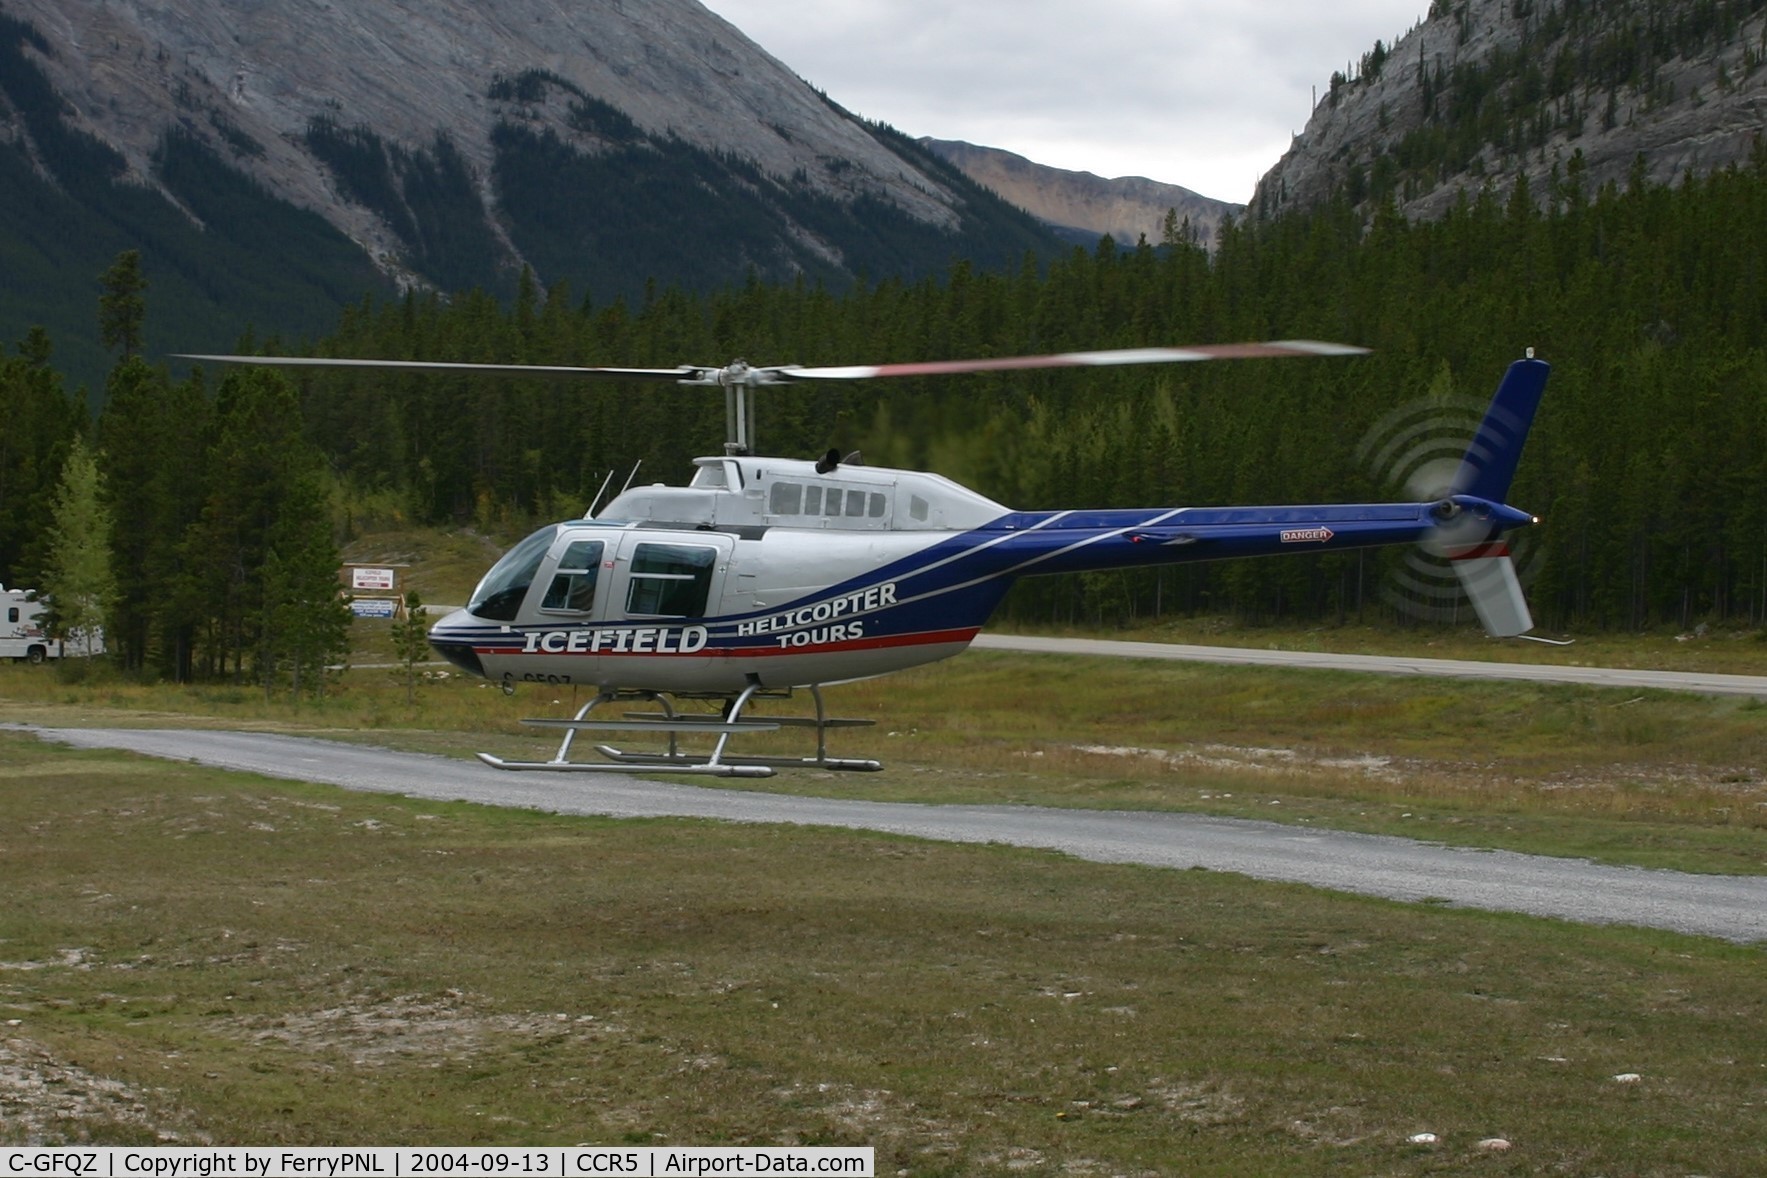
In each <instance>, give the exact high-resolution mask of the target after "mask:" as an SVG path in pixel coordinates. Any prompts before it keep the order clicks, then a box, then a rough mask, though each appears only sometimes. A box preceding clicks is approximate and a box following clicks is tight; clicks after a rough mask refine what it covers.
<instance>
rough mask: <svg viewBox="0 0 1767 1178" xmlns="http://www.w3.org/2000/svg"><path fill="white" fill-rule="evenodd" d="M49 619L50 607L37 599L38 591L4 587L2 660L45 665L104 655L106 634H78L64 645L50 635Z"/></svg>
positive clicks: (0, 606)
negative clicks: (51, 660) (61, 659)
mask: <svg viewBox="0 0 1767 1178" xmlns="http://www.w3.org/2000/svg"><path fill="white" fill-rule="evenodd" d="M48 615H49V608H48V605H47V604H46V603H45V602H42V601H39V600H38V599H37V591H36V590H35V589H8V588H7V587H6V586H4V585H0V658H11V659H28V660H29V661H31V662H33V663H41V662H45V661H47V660H49V659H59V658H86V657H89V656H91V655H95V654H103V653H104V631H103V630H94V632H93V633H91V634H90V635H88V634H83V633H82V634H75V635H72V636H71V637H70V638H69V639H68V640H67V641H65V642H64V641H62V640H61V639H59V638H55V637H52V636H51V635H50V633H49V628H48V626H47V624H46V623H47V621H48Z"/></svg>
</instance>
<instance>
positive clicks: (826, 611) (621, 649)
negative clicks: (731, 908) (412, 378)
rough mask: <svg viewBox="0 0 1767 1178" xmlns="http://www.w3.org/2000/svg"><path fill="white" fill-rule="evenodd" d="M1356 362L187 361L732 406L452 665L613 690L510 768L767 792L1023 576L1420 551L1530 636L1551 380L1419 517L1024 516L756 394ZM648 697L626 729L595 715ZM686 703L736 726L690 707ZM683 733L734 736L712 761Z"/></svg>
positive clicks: (565, 534) (541, 537)
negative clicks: (775, 410)
mask: <svg viewBox="0 0 1767 1178" xmlns="http://www.w3.org/2000/svg"><path fill="white" fill-rule="evenodd" d="M1364 351H1365V349H1362V348H1354V347H1349V346H1346V345H1341V344H1329V343H1319V342H1315V341H1310V340H1285V341H1276V342H1268V343H1249V344H1230V345H1210V346H1203V347H1192V348H1137V349H1125V350H1114V351H1102V352H1076V353H1064V354H1058V355H1045V356H1022V357H1010V358H993V359H986V360H955V361H934V362H928V363H910V364H886V365H877V366H853V367H825V368H804V367H794V366H786V367H771V368H764V367H750V366H749V365H748V364H746V363H743V362H741V361H738V362H736V363H733V364H730V365H728V366H725V367H722V368H697V367H692V366H683V367H680V368H668V369H644V368H576V367H559V366H542V367H537V366H531V365H497V364H453V363H428V362H423V361H398V360H350V359H336V358H308V357H264V356H187V357H185V358H186V359H191V360H197V361H218V362H226V363H244V364H267V365H277V366H283V367H327V368H355V369H373V368H390V369H399V370H404V371H428V372H448V373H461V372H478V373H503V374H507V375H512V376H530V377H531V376H536V375H550V376H567V377H589V378H602V379H613V380H645V381H656V380H662V381H674V382H677V383H680V384H684V385H694V386H702V387H709V388H721V389H722V390H723V391H724V394H725V406H726V420H727V424H728V426H729V441H728V442H727V443H726V446H725V450H726V452H725V453H724V454H722V455H720V456H716V457H708V458H699V459H696V460H695V462H694V466H695V471H694V475H693V478H692V480H691V481H690V482H689V483H688V485H686V486H681V487H677V486H665V485H662V484H657V485H653V486H647V487H638V488H628V489H627V490H625V491H623V492H621V493H620V494H619V495H617V496H616V497H615V498H614V499H613V500H611V501H610V502H609V503H608V504H607V505H606V506H605V507H602V508H600V509H599V510H596V509H595V508H591V509H590V513H589V514H588V515H587V516H585V517H584V518H581V519H572V520H565V521H563V522H560V523H554V524H548V525H547V526H546V527H543V528H541V529H540V530H538V531H536V532H534V533H533V534H532V535H530V536H528V537H527V538H526V539H524V540H522V541H521V542H520V543H519V544H517V545H516V546H515V547H514V548H512V549H510V550H509V552H508V553H506V554H505V555H504V556H503V558H502V559H501V560H499V561H498V562H497V563H496V564H495V565H494V566H493V567H492V568H491V570H490V571H489V572H488V573H486V574H485V576H484V579H483V580H482V581H480V582H479V585H478V588H477V589H476V590H475V591H474V592H473V594H472V598H471V600H470V601H468V602H467V604H466V606H465V607H464V608H462V609H459V610H456V611H454V612H453V613H450V614H448V615H447V616H446V617H444V618H442V619H441V621H439V622H438V623H437V624H436V625H435V626H434V627H433V628H432V629H431V630H430V643H431V645H432V646H433V647H434V648H435V649H436V651H437V652H438V653H440V654H441V655H442V657H444V658H446V659H447V660H448V661H449V662H450V663H453V664H454V665H455V666H457V667H459V668H461V669H463V670H465V671H467V672H469V673H471V674H473V675H479V676H483V677H485V678H487V679H490V680H493V681H497V682H500V683H502V684H503V685H504V687H505V689H506V690H507V689H513V687H514V685H515V684H518V683H543V684H550V685H555V686H556V685H567V684H568V685H572V686H576V687H581V688H584V689H587V690H590V691H593V692H594V693H595V694H594V696H593V698H591V699H590V700H589V702H588V703H586V704H584V705H583V706H582V708H581V709H579V710H578V711H577V712H576V714H575V715H574V716H573V717H571V718H568V719H566V718H557V719H541V720H530V721H527V723H531V724H535V725H539V726H550V727H557V728H562V729H564V736H563V740H562V742H561V744H560V747H559V749H558V752H557V754H556V755H555V756H554V757H553V758H552V759H551V760H547V761H508V760H503V759H501V758H498V757H495V756H492V755H490V754H487V753H481V754H479V756H480V757H481V759H483V760H484V761H485V762H486V763H487V764H490V765H493V766H495V767H497V768H500V769H512V770H551V771H569V770H588V769H593V770H598V771H609V770H627V771H649V772H658V771H662V772H669V773H696V774H713V775H719V776H726V777H764V776H770V775H771V774H772V773H773V772H774V770H775V769H776V768H778V767H810V768H819V769H843V770H873V769H878V768H880V767H881V766H880V765H879V764H878V762H876V761H872V760H854V759H846V758H837V757H831V756H829V755H828V746H827V735H828V732H829V730H830V729H832V728H838V727H845V726H850V725H855V724H868V723H871V721H868V720H842V719H835V718H830V717H829V716H828V715H827V713H826V711H825V709H824V706H823V699H822V688H823V687H825V686H828V685H831V684H837V683H842V682H850V681H853V680H858V679H867V678H872V677H874V676H878V675H886V674H889V673H891V672H894V671H900V670H904V669H906V668H909V667H915V666H919V665H921V664H923V663H930V662H934V661H936V660H939V659H945V658H949V657H951V656H952V655H955V654H958V653H961V652H962V651H963V650H964V649H965V648H966V647H968V645H969V644H970V641H971V640H972V639H973V638H975V636H976V634H977V633H978V632H979V631H980V630H981V628H982V626H983V624H984V623H985V622H986V621H987V619H988V617H989V615H990V614H991V613H992V612H993V610H994V608H995V607H996V606H997V605H998V604H999V603H1000V601H1001V599H1002V598H1003V597H1005V595H1006V593H1007V591H1008V590H1009V589H1010V588H1011V587H1012V585H1013V583H1014V582H1015V581H1016V580H1018V578H1020V577H1027V576H1037V575H1042V574H1049V573H1072V572H1087V571H1096V570H1101V569H1115V568H1127V567H1134V566H1140V565H1158V564H1173V563H1179V562H1183V561H1192V560H1222V559H1227V558H1231V557H1243V556H1264V555H1271V554H1275V553H1285V552H1286V553H1293V552H1319V551H1335V550H1339V549H1349V548H1369V547H1375V546H1380V545H1387V544H1419V545H1422V546H1423V547H1424V548H1425V549H1427V550H1428V551H1430V552H1432V553H1434V554H1436V555H1438V556H1443V557H1446V558H1448V560H1449V562H1450V564H1451V566H1452V567H1453V568H1454V570H1455V572H1456V574H1457V575H1458V577H1459V579H1460V582H1461V584H1462V586H1463V587H1464V589H1465V590H1466V592H1467V595H1468V596H1469V597H1470V598H1471V600H1472V603H1473V605H1474V607H1475V609H1476V610H1477V613H1478V615H1479V619H1480V621H1481V622H1482V623H1483V624H1484V627H1485V629H1486V631H1487V632H1488V633H1489V634H1491V635H1492V636H1494V637H1514V636H1518V635H1524V634H1526V632H1527V631H1528V630H1530V629H1531V628H1532V626H1533V622H1532V619H1531V617H1530V615H1529V612H1528V606H1527V603H1526V600H1525V599H1524V597H1523V595H1522V590H1521V586H1520V583H1519V581H1518V578H1517V576H1516V570H1515V565H1514V562H1513V560H1512V559H1511V556H1510V553H1509V549H1508V546H1507V543H1506V541H1505V536H1506V535H1507V534H1508V533H1509V532H1511V531H1512V530H1514V529H1517V528H1521V527H1526V526H1529V525H1531V524H1535V523H1538V522H1539V521H1538V519H1537V518H1536V517H1534V516H1532V515H1530V514H1528V513H1526V512H1523V511H1518V510H1517V509H1515V508H1513V507H1510V506H1508V505H1507V504H1506V503H1505V502H1504V500H1505V497H1506V496H1507V494H1508V491H1509V485H1510V481H1511V479H1512V477H1513V476H1514V474H1515V469H1516V463H1517V460H1518V458H1519V457H1520V454H1521V450H1522V445H1523V443H1524V441H1525V440H1526V437H1527V433H1528V430H1529V427H1530V425H1531V424H1532V422H1533V419H1534V413H1535V409H1536V407H1537V406H1538V404H1539V401H1540V396H1541V393H1542V392H1543V391H1544V389H1545V384H1546V377H1547V372H1548V365H1547V364H1546V363H1545V362H1543V361H1541V360H1537V359H1535V358H1534V357H1533V350H1532V349H1529V350H1528V354H1527V357H1526V358H1525V359H1521V360H1517V361H1515V362H1514V363H1513V364H1511V365H1510V367H1509V370H1508V372H1507V373H1506V374H1505V376H1504V377H1503V379H1502V381H1501V383H1500V384H1499V385H1498V388H1497V392H1496V395H1495V397H1494V398H1493V399H1492V401H1491V404H1490V407H1489V408H1488V409H1487V411H1486V413H1485V416H1484V419H1483V421H1482V423H1481V425H1480V426H1479V429H1478V431H1477V432H1476V433H1475V435H1474V436H1473V438H1472V440H1471V442H1470V444H1469V445H1468V447H1467V449H1466V451H1465V453H1464V454H1463V456H1462V457H1461V458H1460V460H1459V462H1458V466H1457V469H1456V470H1455V471H1454V472H1453V473H1452V475H1451V477H1450V478H1449V479H1448V481H1447V485H1445V486H1442V487H1440V488H1438V489H1435V490H1432V492H1430V493H1429V495H1428V496H1427V497H1426V498H1423V499H1420V500H1419V501H1416V502H1397V503H1351V504H1335V505H1314V506H1244V507H1149V508H1123V509H1110V510H1085V509H1080V510H1064V511H1036V512H1024V511H1014V510H1012V509H1011V508H1008V507H1005V506H1003V505H1002V504H999V503H996V502H994V501H993V500H991V499H988V498H987V497H985V496H983V495H979V494H977V493H976V492H974V491H971V490H969V489H967V488H965V487H963V486H961V485H959V484H957V483H955V482H953V481H951V480H950V479H947V478H944V477H942V476H940V475H936V474H930V473H926V472H922V471H908V470H891V469H885V468H880V467H869V466H863V465H859V464H857V463H855V462H852V461H850V460H848V461H843V460H841V459H840V457H839V455H838V453H836V452H832V451H831V452H830V453H829V454H828V455H827V456H825V457H824V458H823V459H821V460H820V461H814V462H812V461H805V460H801V459H790V458H765V457H760V456H758V455H757V454H755V453H754V452H753V436H754V430H753V422H754V398H755V393H756V390H757V389H762V388H766V387H768V386H772V385H781V384H788V383H793V382H806V381H825V380H860V379H869V378H875V377H892V376H933V375H944V374H956V373H972V372H990V371H992V372H998V371H1011V370H1019V369H1032V368H1053V367H1078V366H1096V365H1122V364H1149V363H1174V362H1184V361H1203V360H1220V359H1253V358H1259V357H1280V356H1347V355H1356V354H1361V353H1363V352H1364ZM800 690H807V691H808V692H809V693H810V694H811V696H812V698H813V700H814V702H815V707H816V715H815V717H814V718H810V717H795V716H778V717H766V716H757V715H754V714H752V713H753V710H754V708H755V707H756V705H757V702H758V701H760V700H763V699H777V698H781V697H789V696H790V695H791V694H792V693H794V692H796V691H800ZM635 700H643V701H647V703H648V704H649V705H650V708H651V710H646V711H642V712H637V713H631V712H628V713H624V714H622V715H620V716H619V717H618V718H608V717H607V716H606V715H605V714H604V715H601V716H597V715H594V714H593V713H595V711H596V710H597V709H598V708H602V707H604V706H607V705H618V704H622V703H627V702H630V701H635ZM679 701H714V702H716V703H718V704H720V705H721V707H720V708H719V710H718V711H716V712H712V711H702V712H683V711H681V710H680V709H679V708H678V707H677V706H676V704H677V702H679ZM783 725H802V726H805V727H811V728H814V730H815V734H816V752H815V754H814V755H813V756H807V757H779V756H739V755H736V754H734V753H732V752H731V751H730V749H729V744H730V740H731V738H732V737H733V736H735V735H738V734H742V733H753V732H764V731H773V730H776V729H778V728H780V727H781V726H783ZM584 730H598V731H603V732H612V733H622V732H623V733H626V734H628V736H629V735H630V734H632V733H638V732H646V733H652V734H662V735H663V736H665V737H666V740H667V744H666V748H665V749H663V750H661V751H655V752H639V751H632V750H629V749H621V748H617V747H614V746H612V745H606V744H603V745H598V746H597V748H598V750H599V752H600V753H601V755H602V757H603V758H604V759H603V760H599V761H577V760H572V759H571V756H570V754H571V747H572V742H573V739H574V738H575V737H576V735H577V734H578V733H579V732H580V731H584ZM683 733H694V734H699V735H701V736H702V737H715V738H716V740H715V743H714V744H713V747H712V750H711V752H710V753H709V754H707V753H693V752H686V751H683V750H682V749H681V748H680V744H679V737H680V736H681V735H682V734H683Z"/></svg>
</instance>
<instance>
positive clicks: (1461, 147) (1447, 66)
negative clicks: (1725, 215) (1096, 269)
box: [1250, 0, 1767, 218]
mask: <svg viewBox="0 0 1767 1178" xmlns="http://www.w3.org/2000/svg"><path fill="white" fill-rule="evenodd" d="M1763 7H1764V6H1763V4H1762V3H1761V2H1760V0H1742V2H1739V3H1731V4H1702V3H1698V2H1696V0H1670V2H1669V3H1663V2H1661V0H1609V2H1605V3H1599V4H1597V3H1585V2H1580V0H1434V2H1433V3H1432V5H1431V8H1430V15H1429V18H1428V19H1427V20H1426V21H1424V22H1423V23H1422V24H1420V25H1419V26H1417V27H1416V28H1414V29H1412V30H1411V31H1410V32H1409V33H1407V34H1406V35H1405V36H1403V37H1401V38H1400V39H1399V40H1398V41H1397V42H1396V43H1394V44H1393V45H1392V46H1390V47H1387V46H1383V45H1380V44H1379V43H1377V44H1376V48H1375V50H1374V51H1373V52H1372V53H1371V54H1369V55H1366V56H1365V57H1364V58H1363V60H1362V63H1361V66H1360V68H1358V69H1356V70H1354V71H1352V74H1353V76H1351V77H1345V76H1344V75H1338V76H1335V77H1334V78H1333V79H1332V84H1331V86H1330V88H1329V89H1328V90H1327V92H1326V93H1325V95H1324V96H1323V97H1322V98H1321V99H1320V101H1319V103H1318V105H1317V106H1316V107H1315V109H1314V111H1313V114H1312V117H1311V118H1310V119H1309V120H1308V122H1307V127H1306V130H1305V131H1303V132H1302V133H1301V134H1300V135H1298V136H1297V137H1296V138H1295V141H1294V144H1293V146H1292V147H1291V148H1290V149H1289V151H1288V153H1287V154H1285V155H1284V156H1283V157H1282V159H1281V160H1280V161H1279V162H1278V163H1277V165H1276V166H1275V167H1274V168H1272V169H1271V171H1270V172H1269V173H1268V174H1266V175H1265V176H1264V178H1263V180H1262V181H1260V183H1259V185H1258V189H1257V192H1256V194H1255V196H1254V197H1253V199H1252V204H1251V206H1250V210H1251V212H1252V213H1253V214H1254V215H1260V214H1261V215H1271V214H1275V213H1277V212H1280V211H1283V210H1285V209H1292V208H1307V207H1311V206H1313V205H1316V204H1318V203H1320V202H1322V201H1325V200H1328V199H1330V198H1331V197H1332V196H1333V195H1334V194H1337V193H1344V194H1346V195H1348V196H1349V197H1350V199H1351V200H1352V202H1353V203H1357V204H1369V203H1370V202H1373V201H1378V200H1382V199H1384V198H1385V197H1386V196H1387V195H1388V194H1390V195H1391V196H1392V197H1393V199H1394V200H1395V201H1396V203H1397V205H1398V207H1399V208H1400V209H1401V211H1403V212H1404V213H1405V214H1406V215H1408V216H1410V217H1412V218H1420V217H1422V218H1429V217H1434V216H1438V215H1440V214H1441V213H1442V212H1444V211H1445V210H1446V209H1448V208H1449V207H1451V206H1452V204H1453V203H1454V201H1455V200H1456V199H1457V198H1458V196H1459V194H1460V193H1462V192H1466V193H1467V194H1468V195H1469V196H1471V195H1476V194H1477V193H1478V192H1479V191H1480V190H1481V189H1483V188H1484V187H1486V186H1490V187H1491V188H1492V189H1493V190H1494V191H1495V192H1496V193H1497V194H1498V195H1499V196H1500V197H1504V196H1507V194H1508V193H1509V192H1511V191H1512V190H1513V189H1514V187H1515V184H1516V182H1517V180H1518V178H1520V177H1524V176H1525V177H1526V178H1527V181H1528V185H1529V190H1530V192H1531V193H1532V194H1533V195H1534V197H1535V198H1536V199H1543V198H1547V197H1549V195H1550V182H1551V180H1552V177H1553V175H1554V174H1555V171H1556V173H1557V175H1559V176H1560V177H1561V178H1563V177H1567V176H1569V175H1571V174H1572V173H1573V172H1580V174H1581V183H1582V185H1583V187H1584V189H1585V190H1586V191H1591V192H1592V191H1594V189H1595V188H1597V187H1599V186H1600V185H1602V184H1604V183H1607V182H1609V181H1613V182H1616V183H1619V184H1621V185H1624V184H1625V183H1626V182H1627V180H1628V178H1629V177H1630V176H1631V175H1632V174H1633V172H1634V170H1635V166H1636V163H1637V161H1639V160H1640V159H1641V158H1642V162H1643V170H1644V175H1645V176H1646V177H1647V178H1648V179H1650V180H1651V181H1653V182H1657V183H1668V182H1673V181H1675V180H1677V179H1679V178H1680V177H1681V176H1682V175H1684V174H1685V173H1688V172H1692V173H1693V174H1695V175H1699V174H1702V173H1705V172H1708V171H1711V170H1713V169H1716V168H1721V167H1724V166H1726V165H1728V164H1731V163H1735V162H1738V161H1742V160H1746V159H1748V158H1749V155H1750V152H1751V151H1752V150H1753V149H1754V145H1755V142H1756V140H1757V137H1758V136H1760V135H1761V133H1762V131H1763V130H1764V129H1767V69H1764V68H1763V63H1764V61H1767V12H1763ZM1579 156H1580V158H1579ZM1573 161H1575V162H1574V163H1573Z"/></svg>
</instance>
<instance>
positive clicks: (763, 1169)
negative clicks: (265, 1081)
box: [0, 1145, 876, 1178]
mask: <svg viewBox="0 0 1767 1178" xmlns="http://www.w3.org/2000/svg"><path fill="white" fill-rule="evenodd" d="M875 1154H876V1151H875V1150H874V1148H873V1147H872V1146H869V1145H776V1146H770V1145H679V1146H676V1145H642V1146H630V1147H616V1146H601V1145H573V1146H542V1147H536V1148H531V1149H530V1148H515V1147H511V1148H485V1147H478V1146H475V1147H462V1148H443V1147H439V1146H437V1147H427V1146H426V1147H408V1146H399V1147H391V1146H380V1147H364V1148H361V1149H350V1148H343V1147H326V1148H298V1147H291V1148H270V1147H265V1146H214V1147H207V1148H191V1147H188V1146H178V1147H148V1146H142V1147H134V1146H100V1147H97V1148H93V1149H80V1148H77V1147H74V1146H61V1145H57V1146H24V1147H17V1146H9V1147H0V1178H15V1176H16V1178H523V1176H527V1178H604V1176H608V1175H628V1176H630V1175H640V1176H644V1178H653V1176H655V1178H668V1176H673V1175H689V1176H691V1178H710V1176H713V1175H725V1174H839V1175H847V1176H850V1178H875V1174H876V1157H875Z"/></svg>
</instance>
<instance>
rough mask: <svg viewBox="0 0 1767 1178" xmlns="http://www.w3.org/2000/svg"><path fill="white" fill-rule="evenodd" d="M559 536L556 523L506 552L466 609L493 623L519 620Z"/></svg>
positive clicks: (473, 595)
mask: <svg viewBox="0 0 1767 1178" xmlns="http://www.w3.org/2000/svg"><path fill="white" fill-rule="evenodd" d="M557 535H558V527H557V526H556V525H554V526H552V527H549V528H541V529H540V530H539V531H537V532H535V533H534V534H533V535H532V536H529V537H528V538H527V539H526V540H523V541H522V542H521V543H520V544H517V545H516V546H515V547H514V548H511V549H510V550H509V551H508V552H506V553H504V554H503V559H502V560H500V561H498V562H497V563H496V564H494V565H492V566H491V571H490V572H488V573H486V574H485V579H484V580H482V581H480V582H479V587H478V588H477V589H475V590H473V594H472V600H471V601H470V602H468V603H467V606H466V608H467V609H468V610H469V611H471V612H472V613H473V614H476V615H477V616H478V617H481V618H487V619H489V620H490V621H493V622H513V621H515V615H516V613H517V612H519V611H520V609H521V607H522V601H523V600H524V599H525V598H526V597H527V595H528V587H529V586H530V585H532V584H533V583H534V575H535V574H536V573H538V572H539V571H540V562H541V561H542V560H545V559H546V550H547V549H549V548H551V547H552V540H553V538H554V537H555V536H557Z"/></svg>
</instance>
